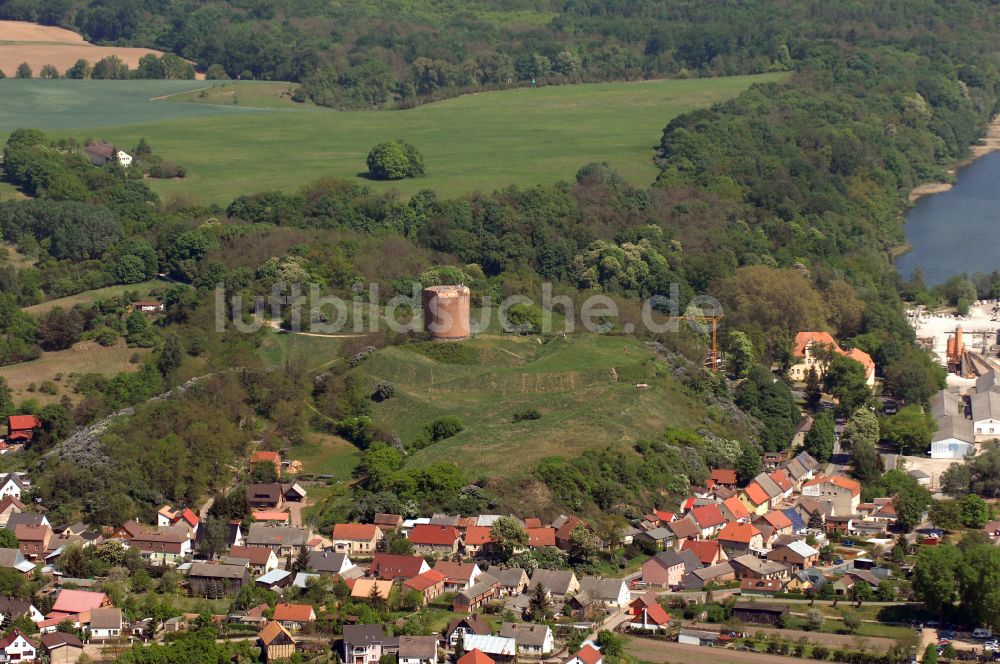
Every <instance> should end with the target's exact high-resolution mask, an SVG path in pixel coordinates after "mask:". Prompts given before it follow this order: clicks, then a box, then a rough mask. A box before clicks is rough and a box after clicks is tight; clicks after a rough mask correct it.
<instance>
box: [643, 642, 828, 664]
mask: <svg viewBox="0 0 1000 664" xmlns="http://www.w3.org/2000/svg"><path fill="white" fill-rule="evenodd" d="M625 653H626V654H628V655H631V656H632V657H635V658H636V659H638V660H639V661H640V662H680V663H683V664H702V663H703V662H705V661H706V660H710V661H711V662H712V664H806V662H814V661H815V660H811V659H801V658H798V657H785V656H783V655H768V654H767V653H759V652H747V651H741V650H729V649H726V648H707V647H705V646H691V645H687V644H686V643H675V642H672V641H659V640H654V639H641V638H637V637H634V636H629V637H628V640H627V641H626V642H625Z"/></svg>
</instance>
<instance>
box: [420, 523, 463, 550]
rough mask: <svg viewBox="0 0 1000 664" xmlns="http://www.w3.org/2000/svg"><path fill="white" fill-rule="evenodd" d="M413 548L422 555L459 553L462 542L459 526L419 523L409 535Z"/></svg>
mask: <svg viewBox="0 0 1000 664" xmlns="http://www.w3.org/2000/svg"><path fill="white" fill-rule="evenodd" d="M408 539H409V540H410V544H412V545H413V550H414V551H416V552H417V553H419V554H421V555H435V554H437V555H441V554H443V555H448V556H453V555H455V554H456V553H458V547H459V546H460V545H461V543H462V538H461V536H460V535H459V532H458V528H455V527H454V526H435V525H431V524H429V523H421V524H417V525H416V526H414V527H413V530H411V531H410V535H409V537H408Z"/></svg>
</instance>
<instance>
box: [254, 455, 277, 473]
mask: <svg viewBox="0 0 1000 664" xmlns="http://www.w3.org/2000/svg"><path fill="white" fill-rule="evenodd" d="M267 463H269V464H272V465H273V466H274V472H275V474H276V475H277V476H280V475H281V454H279V453H278V452H272V451H270V450H256V451H254V453H253V454H251V455H250V467H251V468H253V467H254V466H256V465H258V464H267Z"/></svg>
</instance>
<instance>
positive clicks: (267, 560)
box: [229, 546, 318, 576]
mask: <svg viewBox="0 0 1000 664" xmlns="http://www.w3.org/2000/svg"><path fill="white" fill-rule="evenodd" d="M229 557H230V558H239V559H244V560H246V561H247V562H248V564H249V565H250V572H251V573H252V574H254V575H255V576H260V575H262V574H267V573H268V572H270V571H271V570H273V569H278V565H279V562H280V561H279V560H278V556H277V555H276V554H275V553H274V549H271V548H269V547H249V546H234V547H232V548H230V549H229ZM309 560H310V563H311V562H312V557H310V559H309ZM317 571H318V570H317Z"/></svg>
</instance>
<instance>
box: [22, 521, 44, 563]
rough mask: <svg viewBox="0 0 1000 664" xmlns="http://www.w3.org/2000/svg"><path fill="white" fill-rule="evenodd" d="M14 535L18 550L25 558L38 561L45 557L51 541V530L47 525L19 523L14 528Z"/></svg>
mask: <svg viewBox="0 0 1000 664" xmlns="http://www.w3.org/2000/svg"><path fill="white" fill-rule="evenodd" d="M14 534H15V535H16V536H17V541H18V548H19V549H20V550H21V553H22V554H23V555H24V557H25V558H27V559H28V560H39V559H41V558H44V557H45V553H46V551H47V550H48V548H49V541H50V540H51V539H52V528H50V527H49V526H48V525H45V524H42V525H40V526H36V525H29V524H27V523H19V524H17V525H16V526H14Z"/></svg>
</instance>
